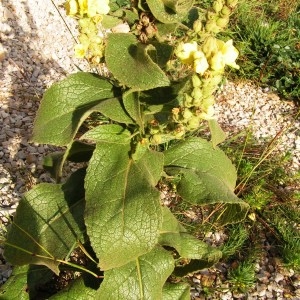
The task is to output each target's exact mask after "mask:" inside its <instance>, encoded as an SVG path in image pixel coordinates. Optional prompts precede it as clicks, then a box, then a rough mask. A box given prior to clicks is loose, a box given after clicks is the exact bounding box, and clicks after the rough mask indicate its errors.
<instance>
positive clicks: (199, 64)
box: [193, 51, 209, 75]
mask: <svg viewBox="0 0 300 300" xmlns="http://www.w3.org/2000/svg"><path fill="white" fill-rule="evenodd" d="M193 57H194V70H195V72H196V73H198V74H200V75H203V74H204V72H205V71H206V70H207V69H208V67H209V64H208V62H207V59H206V57H205V55H204V53H203V52H202V51H196V52H194V54H193Z"/></svg>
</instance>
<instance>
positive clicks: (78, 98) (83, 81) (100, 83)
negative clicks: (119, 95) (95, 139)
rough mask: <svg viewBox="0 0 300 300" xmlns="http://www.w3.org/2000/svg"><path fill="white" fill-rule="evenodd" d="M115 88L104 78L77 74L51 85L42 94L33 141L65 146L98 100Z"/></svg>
mask: <svg viewBox="0 0 300 300" xmlns="http://www.w3.org/2000/svg"><path fill="white" fill-rule="evenodd" d="M115 94H116V89H115V88H114V86H113V85H112V84H111V83H109V82H108V81H107V80H106V79H102V78H99V77H97V76H96V75H93V74H90V73H84V72H79V73H76V74H72V75H70V76H69V77H67V78H66V79H64V80H62V81H60V82H58V83H55V84H53V85H52V86H51V87H50V88H49V89H48V90H47V91H46V92H45V94H44V97H43V99H42V101H41V105H40V107H39V110H38V113H37V116H36V119H35V122H34V129H33V138H32V139H33V141H34V142H37V143H41V144H43V143H47V144H53V145H57V146H65V145H67V144H68V143H70V142H71V141H72V139H73V137H74V136H75V134H76V132H77V130H78V128H79V126H80V124H81V123H82V122H83V120H84V119H85V118H86V117H87V115H89V114H90V113H91V111H92V108H93V107H94V106H95V105H96V104H97V103H99V101H101V100H104V99H107V98H113V97H114V96H115Z"/></svg>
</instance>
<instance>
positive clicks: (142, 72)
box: [105, 33, 170, 90]
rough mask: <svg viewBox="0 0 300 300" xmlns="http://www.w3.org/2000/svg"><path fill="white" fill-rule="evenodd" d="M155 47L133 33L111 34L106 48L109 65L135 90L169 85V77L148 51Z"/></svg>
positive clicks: (109, 67)
mask: <svg viewBox="0 0 300 300" xmlns="http://www.w3.org/2000/svg"><path fill="white" fill-rule="evenodd" d="M153 48H154V47H153V46H151V45H147V46H146V45H143V44H141V43H139V42H138V41H137V39H136V37H135V36H134V35H133V34H129V33H128V34H127V33H114V34H110V35H109V36H108V39H107V46H106V50H105V58H106V63H107V67H108V69H109V70H110V71H111V72H112V74H113V75H114V77H115V78H116V79H117V80H119V81H120V83H121V84H123V85H126V86H127V87H129V88H132V89H135V90H149V89H153V88H155V87H159V86H167V85H169V83H170V82H169V79H168V78H167V76H166V75H165V74H164V72H163V71H162V70H161V69H160V68H159V66H158V65H157V64H156V63H154V62H153V61H152V60H151V58H150V56H149V54H148V53H147V52H148V50H151V49H153Z"/></svg>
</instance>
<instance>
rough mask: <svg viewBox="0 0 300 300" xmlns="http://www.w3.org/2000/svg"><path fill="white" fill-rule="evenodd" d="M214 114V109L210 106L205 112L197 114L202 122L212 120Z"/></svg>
mask: <svg viewBox="0 0 300 300" xmlns="http://www.w3.org/2000/svg"><path fill="white" fill-rule="evenodd" d="M214 113H215V109H214V107H213V106H212V105H210V106H209V107H208V108H207V109H206V111H203V112H202V113H200V114H199V117H200V118H201V119H204V120H210V119H213V116H214Z"/></svg>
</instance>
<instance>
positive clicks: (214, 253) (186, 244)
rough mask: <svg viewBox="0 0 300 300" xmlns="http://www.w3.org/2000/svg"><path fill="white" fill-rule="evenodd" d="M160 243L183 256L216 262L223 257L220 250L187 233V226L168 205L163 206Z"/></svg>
mask: <svg viewBox="0 0 300 300" xmlns="http://www.w3.org/2000/svg"><path fill="white" fill-rule="evenodd" d="M159 243H160V244H161V245H164V246H169V247H172V248H174V249H176V251H177V252H178V253H179V255H180V256H181V257H183V258H188V259H202V260H207V261H208V262H213V263H216V262H217V261H218V260H219V259H220V258H221V257H222V252H221V251H220V250H217V249H216V248H213V247H211V246H209V245H207V244H206V243H204V242H202V241H200V240H198V239H197V238H196V237H194V236H192V235H190V234H189V233H187V232H186V230H185V228H184V227H183V226H182V225H181V224H180V223H179V222H178V221H177V219H176V218H175V217H174V215H173V214H172V213H171V212H170V210H169V209H168V208H166V207H164V208H163V225H162V228H161V234H160V238H159Z"/></svg>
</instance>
